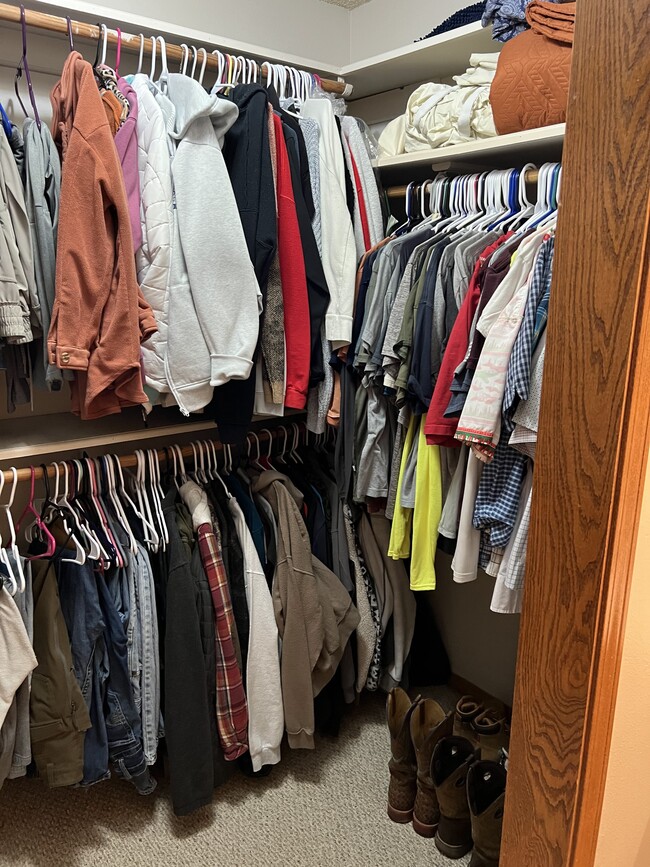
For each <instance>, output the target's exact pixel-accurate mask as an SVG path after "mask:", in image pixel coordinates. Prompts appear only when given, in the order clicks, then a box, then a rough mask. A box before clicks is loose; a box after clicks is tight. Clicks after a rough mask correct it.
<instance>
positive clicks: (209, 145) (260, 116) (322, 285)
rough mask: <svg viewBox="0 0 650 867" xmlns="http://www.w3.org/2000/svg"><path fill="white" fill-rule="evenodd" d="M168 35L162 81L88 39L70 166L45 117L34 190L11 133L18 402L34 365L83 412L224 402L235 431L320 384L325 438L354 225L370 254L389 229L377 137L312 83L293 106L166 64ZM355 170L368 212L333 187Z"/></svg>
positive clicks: (12, 372) (37, 141) (58, 124)
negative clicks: (343, 205)
mask: <svg viewBox="0 0 650 867" xmlns="http://www.w3.org/2000/svg"><path fill="white" fill-rule="evenodd" d="M163 48H164V45H163V43H162V40H161V54H162V73H161V75H160V78H159V80H158V81H156V82H154V81H153V80H152V78H151V77H150V76H148V75H145V74H143V73H142V72H139V73H138V74H137V75H135V76H127V77H126V78H121V77H119V75H118V74H117V73H115V72H114V71H113V70H112V69H111V68H110V67H109V66H108V65H107V64H106V63H105V62H102V63H100V64H98V65H96V66H95V67H93V66H91V64H90V63H88V62H87V61H86V60H84V59H83V57H82V56H81V55H80V54H79V53H78V52H76V51H74V50H71V52H70V54H69V56H68V58H67V60H66V62H65V66H64V69H63V72H62V77H61V81H60V82H59V83H58V84H57V85H56V86H55V88H54V90H53V92H52V106H53V110H54V121H53V127H52V129H53V133H54V141H55V142H56V144H57V147H58V154H60V157H61V163H62V167H61V165H60V163H59V158H58V154H57V153H56V151H55V150H54V148H53V147H52V144H51V139H50V136H49V133H48V131H47V129H46V128H45V126H44V125H42V124H40V121H39V122H38V123H37V127H38V131H39V135H38V136H36V133H35V132H34V129H33V124H34V121H32V120H31V119H29V118H28V119H27V120H26V122H25V137H26V140H27V146H26V148H25V153H26V156H25V160H24V162H25V164H26V169H25V170H24V171H23V174H24V177H23V178H22V181H23V182H22V183H21V182H20V181H19V178H20V171H21V169H19V168H18V163H20V164H21V165H22V163H23V157H22V148H21V147H20V146H19V145H20V141H19V139H20V134H19V132H18V130H17V129H16V128H15V127H14V128H13V130H12V136H11V140H12V141H13V143H14V147H13V150H12V145H11V144H10V142H9V139H8V138H7V137H6V135H3V137H2V141H3V142H4V144H3V145H2V148H1V149H0V157H1V160H0V166H1V168H2V183H3V184H4V187H6V186H7V184H9V185H10V189H11V192H10V193H8V194H7V195H5V196H4V197H3V198H4V200H6V202H7V205H6V208H7V210H8V211H9V216H8V219H7V220H6V221H3V235H2V241H3V242H4V243H6V244H7V245H8V253H7V256H3V263H4V262H5V261H6V262H7V267H9V265H11V274H9V273H7V275H4V276H3V284H2V290H1V292H2V294H1V295H0V298H1V299H2V301H3V306H4V311H5V314H6V315H5V319H6V317H7V316H10V320H11V321H7V322H4V320H3V321H0V339H1V340H2V345H1V346H0V350H1V351H2V356H0V363H1V364H2V366H3V367H4V368H5V371H6V374H5V375H6V377H7V379H8V395H9V399H10V401H11V403H12V406H13V405H14V404H15V403H18V402H27V401H28V400H29V399H30V381H29V380H30V376H29V370H30V366H31V368H33V369H34V371H35V372H34V377H33V380H34V383H35V384H37V385H41V386H43V385H46V386H47V387H49V388H51V389H56V388H60V386H61V382H62V380H63V379H65V380H67V381H69V382H70V385H71V389H72V409H73V411H74V412H75V413H77V414H78V415H80V416H81V417H82V418H98V417H101V416H103V415H107V414H112V413H117V412H119V411H120V410H121V408H122V407H124V406H134V405H142V406H144V407H145V408H147V409H149V408H151V407H152V406H154V405H157V404H159V405H162V406H173V405H177V406H178V407H179V409H180V410H181V411H182V412H183V413H184V414H186V415H189V414H191V413H193V412H199V411H207V413H208V414H209V415H210V416H212V417H214V419H215V420H216V421H217V423H218V425H219V428H220V435H221V439H222V440H223V441H231V442H236V441H238V440H241V439H242V438H243V436H244V435H245V432H246V430H247V429H248V426H249V423H250V420H251V417H252V415H253V412H254V411H255V410H256V411H258V412H260V411H261V412H265V413H266V414H272V415H282V414H283V413H284V408H285V406H286V407H287V408H291V409H305V408H306V407H307V403H308V398H309V392H310V390H311V391H312V398H311V407H312V408H311V411H310V413H309V426H310V428H311V429H313V430H317V431H319V432H322V430H323V429H324V424H325V416H326V413H327V409H328V406H329V402H330V396H331V391H332V382H333V380H332V376H331V371H330V369H329V367H328V362H329V357H330V353H331V346H330V341H331V340H332V339H334V340H335V341H336V340H337V339H338V337H337V335H336V334H334V331H332V326H331V325H330V327H329V333H328V326H327V325H326V324H325V323H326V322H327V321H330V323H331V322H333V321H334V320H333V319H332V317H335V318H336V317H338V316H339V312H338V311H339V308H340V309H342V310H345V311H349V309H351V305H352V302H353V293H354V261H355V258H356V257H355V251H354V243H353V242H354V237H355V236H356V238H357V252H359V253H360V252H364V251H365V249H366V248H367V247H369V246H370V245H371V244H372V243H375V242H376V241H378V240H379V239H380V238H381V236H382V234H383V221H382V215H381V205H380V200H379V194H378V190H377V182H376V180H375V176H374V173H373V170H372V166H371V157H370V153H369V149H368V144H367V140H366V138H364V136H363V135H362V133H361V132H360V130H359V126H358V125H357V123H356V122H355V121H354V120H353V119H351V118H344V121H343V123H339V122H338V118H336V116H335V110H334V106H333V103H332V102H331V101H330V100H329V99H327V98H324V97H322V96H320V98H316V97H317V96H319V95H320V94H319V92H318V91H317V89H316V87H315V85H314V81H313V79H312V77H309V81H310V83H309V87H308V88H304V89H302V88H298V87H297V86H294V87H293V88H292V95H291V98H290V99H289V100H281V99H279V98H278V96H277V95H276V93H275V91H274V88H273V86H270V87H269V88H268V89H266V88H263V87H261V86H260V85H258V84H256V83H253V82H249V83H242V84H236V86H231V85H227V84H226V83H222V82H217V84H216V85H215V88H213V93H212V94H210V95H208V94H207V93H206V91H205V90H204V89H203V87H202V85H201V84H200V83H199V82H198V81H195V80H194V79H192V78H191V77H189V76H187V75H184V74H180V73H170V72H169V71H168V70H167V65H166V59H165V53H164V50H162V49H163ZM154 50H155V49H154ZM98 56H99V52H98ZM104 58H105V52H104ZM155 63H156V60H155V54H154V58H153V63H152V69H151V76H154V78H155V73H154V70H155ZM26 74H27V70H26ZM274 80H276V81H277V83H278V84H279V85H280V88H281V89H282V90H284V83H283V81H282V77H281V76H280V75H279V74H278V76H277V78H275V79H274ZM302 80H303V84H304V78H303V79H302ZM220 90H227V93H228V95H227V96H223V95H220V94H219V91H220ZM213 94H214V95H213ZM306 97H310V98H309V99H306ZM339 103H341V104H342V101H339ZM336 110H337V111H339V110H340V109H339V108H338V107H337V109H336ZM269 111H271V114H269ZM294 111H297V114H296V115H294V114H293V112H294ZM273 118H275V119H273ZM269 120H271V124H270V123H269ZM306 139H307V140H308V141H309V149H308V147H307V143H306ZM326 144H327V147H325V145H326ZM317 151H318V153H317ZM12 154H13V156H12ZM344 157H345V158H344ZM68 165H73V166H74V171H66V167H67V166H68ZM321 177H322V178H323V179H324V178H327V183H324V182H322V181H321ZM23 183H24V190H23ZM346 183H347V184H348V186H349V188H350V195H351V197H352V198H351V203H352V204H353V210H352V215H351V217H350V218H349V219H348V218H347V216H346V217H342V215H341V214H340V213H339V212H338V211H337V210H336V209H337V206H336V202H335V201H334V200H333V199H332V192H333V191H334V190H335V189H338V190H339V191H340V194H341V195H343V194H344V191H345V189H346ZM4 187H3V189H4ZM42 206H45V210H44V212H43V214H41V213H40V207H42ZM335 212H336V216H335ZM346 213H347V209H346ZM100 214H103V215H104V217H102V219H101V220H100V219H99V218H98V215H100ZM28 217H29V218H31V219H32V230H31V236H30V233H29V232H28V231H26V226H27V225H28V220H27V218H28ZM5 223H6V229H4V226H5ZM353 225H354V228H353ZM332 226H334V227H335V228H336V227H338V228H336V231H334V230H333V229H332ZM346 226H347V228H346ZM323 227H324V229H323ZM340 229H342V230H343V231H344V234H345V236H346V237H347V239H348V241H346V244H347V247H346V251H347V252H345V254H344V262H345V265H344V267H343V268H342V269H339V267H338V264H337V260H338V258H339V256H340V252H339V250H338V248H337V249H334V248H335V247H337V240H336V238H337V234H336V232H337V231H339V230H340ZM5 236H6V237H5ZM323 238H324V240H323ZM349 242H351V243H352V246H350V243H349ZM55 252H56V257H55ZM276 255H277V261H276ZM134 256H135V259H134ZM55 258H56V276H55V275H54V264H55ZM134 263H135V266H134ZM274 263H275V264H274ZM106 275H109V276H108V277H107V276H106ZM330 284H331V285H332V286H333V287H334V288H333V289H331V288H330ZM10 304H11V305H14V307H15V315H14V313H11V310H9V308H8V306H7V305H10ZM281 308H282V314H281V316H280V315H279V314H280V309H281ZM7 311H9V312H7ZM10 314H11V315H10ZM346 316H347V314H346ZM328 317H329V319H328ZM267 318H268V319H269V323H268V326H267ZM14 321H15V324H13V323H14ZM348 321H349V317H348ZM346 327H347V326H346ZM335 330H336V329H335ZM344 330H345V329H344ZM118 333H119V334H120V335H121V337H120V338H119V339H118V338H117V336H116V335H117V334H118ZM342 333H343V332H342ZM332 335H333V337H332ZM344 336H345V335H344ZM41 340H42V345H43V347H44V348H46V349H47V355H46V356H44V357H43V356H42V353H41V352H40V349H39V341H41ZM285 368H286V372H285ZM12 406H10V409H11V408H12Z"/></svg>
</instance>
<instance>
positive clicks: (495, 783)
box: [387, 687, 506, 867]
mask: <svg viewBox="0 0 650 867" xmlns="http://www.w3.org/2000/svg"><path fill="white" fill-rule="evenodd" d="M470 704H472V705H473V708H471V709H470ZM485 713H486V711H485V709H484V708H483V707H482V706H481V705H480V704H479V703H478V702H474V701H473V700H472V699H470V698H469V697H466V698H464V699H461V701H460V702H459V703H458V707H457V711H456V714H455V715H454V714H453V713H450V714H445V712H444V711H443V709H442V708H441V707H440V705H439V704H438V703H437V702H436V701H433V700H432V699H424V700H423V699H421V698H420V697H418V698H416V699H415V701H414V702H411V699H410V698H409V696H408V695H407V694H406V693H405V692H404V690H402V689H400V688H399V687H398V688H397V689H394V690H392V691H391V692H390V693H389V696H388V702H387V717H388V727H389V729H390V734H391V752H392V757H391V760H390V763H389V769H390V785H389V789H388V815H389V817H390V818H391V819H392V820H393V821H394V822H401V823H407V822H411V821H412V822H413V828H414V830H415V831H416V832H417V833H418V834H420V835H422V836H424V837H434V836H435V843H436V846H437V848H438V849H439V850H440V852H442V853H443V854H444V855H446V856H447V857H448V858H454V859H455V858H462V857H463V855H466V854H467V853H468V852H469V851H470V849H471V848H472V846H473V847H474V852H473V855H472V861H471V865H470V867H498V863H499V849H500V846H501V825H502V818H503V804H504V800H505V784H506V771H505V768H504V767H503V765H502V764H499V763H498V762H496V761H493V760H490V759H487V760H479V755H480V752H479V749H480V748H479V746H478V738H479V737H480V735H479V734H478V733H477V732H476V731H475V730H474V729H471V726H472V722H474V720H476V719H477V718H478V717H479V716H481V715H482V714H485ZM494 717H495V714H493V713H492V714H489V716H488V717H487V718H486V719H485V720H484V724H485V726H486V727H487V722H488V720H489V721H490V726H489V728H490V731H489V732H488V733H486V734H485V736H486V737H488V738H489V740H488V741H487V742H486V753H488V754H490V751H492V750H496V742H497V732H495V731H492V728H493V726H494ZM503 728H504V725H502V730H503ZM470 731H471V733H472V734H473V739H472V740H469V739H468V738H467V737H465V736H464V735H465V734H470ZM500 734H501V740H503V732H501V733H500ZM500 750H501V747H500V746H499V751H500Z"/></svg>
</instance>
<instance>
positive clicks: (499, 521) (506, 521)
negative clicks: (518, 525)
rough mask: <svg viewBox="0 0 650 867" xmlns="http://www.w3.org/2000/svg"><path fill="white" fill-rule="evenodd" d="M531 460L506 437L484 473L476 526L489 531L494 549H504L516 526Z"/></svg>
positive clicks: (485, 467) (475, 514)
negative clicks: (512, 446) (522, 487)
mask: <svg viewBox="0 0 650 867" xmlns="http://www.w3.org/2000/svg"><path fill="white" fill-rule="evenodd" d="M527 463H528V458H527V457H526V455H522V454H521V452H517V451H515V449H513V448H510V446H509V445H508V441H507V439H504V438H503V437H502V438H501V439H500V440H499V443H498V445H497V447H496V450H495V452H494V458H493V459H492V460H491V461H490V463H489V464H486V465H485V466H484V468H483V473H482V474H481V481H480V482H479V486H478V493H477V495H476V503H475V505H474V518H473V524H474V526H475V527H476V528H477V530H487V529H488V528H489V529H490V544H491V546H492V547H493V548H505V547H506V545H507V544H508V541H509V540H510V535H511V533H512V528H513V527H514V525H515V518H516V517H517V510H518V508H519V498H520V496H521V486H522V485H523V483H524V477H525V475H526V464H527Z"/></svg>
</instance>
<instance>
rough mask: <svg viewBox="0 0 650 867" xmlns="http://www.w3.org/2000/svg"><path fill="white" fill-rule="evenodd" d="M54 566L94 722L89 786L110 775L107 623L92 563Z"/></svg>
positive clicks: (88, 741)
mask: <svg viewBox="0 0 650 867" xmlns="http://www.w3.org/2000/svg"><path fill="white" fill-rule="evenodd" d="M66 554H67V552H66ZM55 567H56V576H57V583H58V585H59V599H60V602H61V611H62V612H63V618H64V620H65V624H66V626H67V628H68V635H69V636H70V649H71V651H72V661H73V665H74V673H75V677H76V678H77V683H78V684H79V687H80V688H81V694H82V695H83V697H84V701H85V702H86V707H87V708H88V713H89V715H90V721H91V723H92V728H90V729H89V730H88V731H87V732H86V737H85V740H84V775H83V781H82V785H84V786H90V785H92V784H93V783H98V782H100V780H105V779H107V778H108V777H110V771H109V769H108V738H107V734H106V723H105V721H104V699H103V695H104V692H105V685H106V681H107V679H108V666H107V659H106V646H105V641H104V629H105V623H104V617H103V615H102V610H101V607H100V604H99V594H98V590H97V580H96V577H95V571H94V568H93V564H92V563H91V562H90V561H86V563H84V564H83V565H77V564H76V563H64V562H62V560H61V559H57V560H56V561H55Z"/></svg>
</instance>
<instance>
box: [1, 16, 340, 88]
mask: <svg viewBox="0 0 650 867" xmlns="http://www.w3.org/2000/svg"><path fill="white" fill-rule="evenodd" d="M0 21H11V22H13V23H14V24H20V7H19V6H11V5H9V4H8V3H0ZM25 23H26V24H27V26H28V27H37V28H39V29H40V30H49V31H50V32H51V33H64V34H66V35H67V33H68V22H67V20H66V19H65V18H63V17H61V16H59V15H48V14H47V13H46V12H34V11H32V10H31V9H26V10H25ZM71 24H72V33H73V35H74V36H80V37H85V38H86V39H95V40H96V39H99V36H100V34H101V28H99V27H97V26H96V25H94V24H86V23H85V22H84V21H74V20H72V21H71ZM108 42H109V43H110V44H111V45H117V42H118V36H117V33H116V32H115V31H114V30H110V29H109V30H108ZM152 46H153V39H152V38H151V37H149V36H146V37H145V39H144V51H145V53H146V54H149V55H150V54H151V51H152ZM165 47H166V49H167V59H168V60H169V59H172V60H178V62H179V63H180V62H181V61H182V60H183V57H184V55H183V49H182V48H181V47H180V45H174V44H173V43H170V42H166V43H165ZM196 47H197V48H198V47H200V46H196ZM122 48H128V49H130V50H131V51H134V52H136V53H137V52H139V51H140V36H139V35H138V36H134V35H133V34H132V33H124V32H122ZM225 53H226V52H222V54H225ZM200 63H201V64H202V63H203V61H200ZM207 68H208V69H215V70H216V69H218V68H219V63H218V60H217V58H216V57H215V56H214V55H213V54H210V52H209V51H208V59H207ZM257 71H258V74H259V76H260V78H261V77H262V76H267V77H268V70H265V69H263V68H262V66H261V65H260V64H259V63H258V64H257ZM320 86H321V88H322V89H323V90H324V91H326V92H327V93H337V94H339V95H342V94H344V95H345V96H349V95H350V94H351V92H352V85H350V84H346V83H345V81H332V79H329V78H320Z"/></svg>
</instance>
